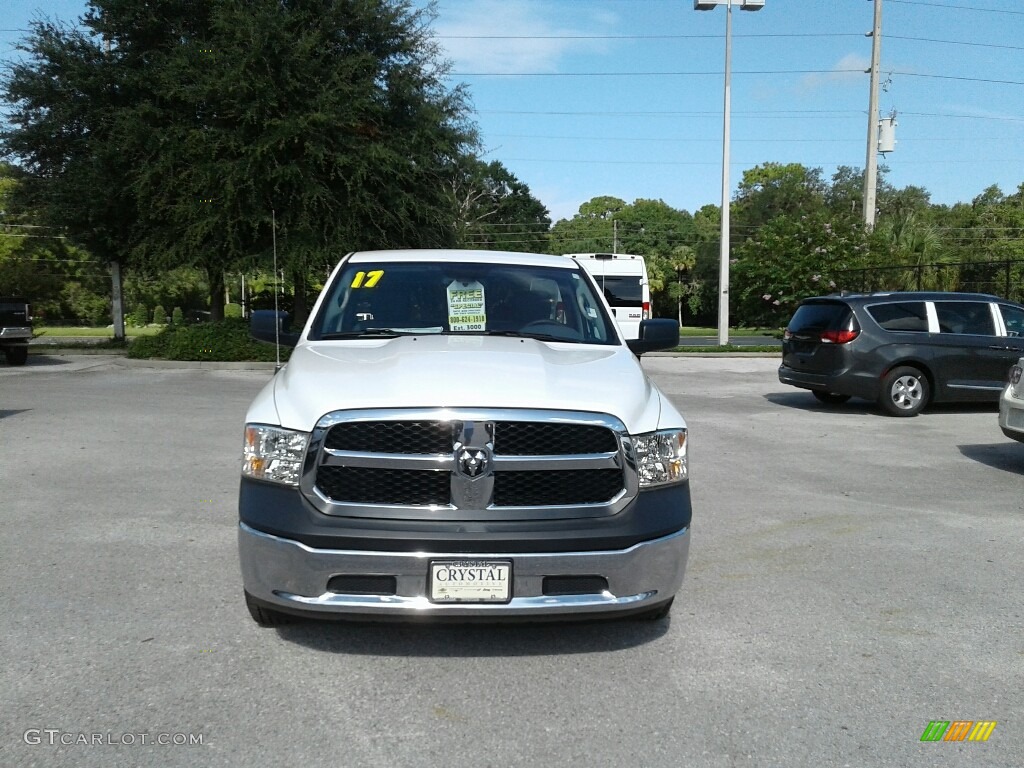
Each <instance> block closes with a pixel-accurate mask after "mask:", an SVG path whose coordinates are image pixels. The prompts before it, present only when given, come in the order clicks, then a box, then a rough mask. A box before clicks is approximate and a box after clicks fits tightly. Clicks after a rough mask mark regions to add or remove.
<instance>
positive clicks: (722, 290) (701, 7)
mask: <svg viewBox="0 0 1024 768" xmlns="http://www.w3.org/2000/svg"><path fill="white" fill-rule="evenodd" d="M734 2H735V3H736V4H737V5H739V7H740V8H741V9H742V10H744V11H759V10H761V9H762V8H763V7H764V0H693V7H694V10H697V11H711V10H714V9H715V8H716V7H718V6H719V5H724V6H725V96H724V100H723V101H724V103H723V105H722V234H721V249H720V251H719V255H718V344H719V346H725V345H726V344H728V343H729V254H730V244H729V196H730V192H731V185H730V182H729V141H730V138H729V128H730V125H729V121H730V117H731V110H732V6H733V3H734Z"/></svg>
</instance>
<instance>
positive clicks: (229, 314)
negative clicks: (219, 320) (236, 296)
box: [224, 304, 242, 320]
mask: <svg viewBox="0 0 1024 768" xmlns="http://www.w3.org/2000/svg"><path fill="white" fill-rule="evenodd" d="M241 316H242V305H241V304H225V305H224V318H225V319H229V318H230V319H234V320H237V319H239V318H240V317H241Z"/></svg>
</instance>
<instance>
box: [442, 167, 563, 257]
mask: <svg viewBox="0 0 1024 768" xmlns="http://www.w3.org/2000/svg"><path fill="white" fill-rule="evenodd" d="M453 170H454V172H453V174H452V177H451V180H450V182H449V183H450V185H451V196H452V200H453V204H454V207H455V211H456V223H455V227H456V231H457V241H458V244H459V245H460V246H462V247H465V248H486V249H492V250H508V251H531V252H537V253H539V252H543V251H546V250H547V248H548V230H549V229H550V227H551V218H550V216H549V215H548V209H547V208H545V207H544V204H543V203H541V202H540V201H539V200H538V199H537V198H535V197H534V196H533V195H532V194H531V193H530V188H529V187H528V186H527V185H526V184H524V183H523V182H521V181H520V180H519V179H517V178H516V177H515V175H514V174H513V173H511V172H510V171H509V170H508V169H507V168H506V167H505V166H504V165H502V164H501V163H499V162H498V161H496V160H495V161H492V162H490V163H485V162H484V161H483V160H480V159H479V158H477V157H474V156H472V155H467V156H465V157H463V158H460V159H459V160H458V161H457V162H456V164H455V167H454V169H453Z"/></svg>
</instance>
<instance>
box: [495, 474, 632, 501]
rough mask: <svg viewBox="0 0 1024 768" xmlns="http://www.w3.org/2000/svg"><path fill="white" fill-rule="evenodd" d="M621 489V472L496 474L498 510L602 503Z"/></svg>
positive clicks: (610, 498)
mask: <svg viewBox="0 0 1024 768" xmlns="http://www.w3.org/2000/svg"><path fill="white" fill-rule="evenodd" d="M621 490H622V470H619V469H569V470H557V469H553V470H547V471H535V472H497V473H495V475H494V505H495V506H496V507H537V506H544V505H547V504H600V503H602V502H608V501H611V500H612V499H613V498H614V497H615V494H617V493H619V492H620V491H621Z"/></svg>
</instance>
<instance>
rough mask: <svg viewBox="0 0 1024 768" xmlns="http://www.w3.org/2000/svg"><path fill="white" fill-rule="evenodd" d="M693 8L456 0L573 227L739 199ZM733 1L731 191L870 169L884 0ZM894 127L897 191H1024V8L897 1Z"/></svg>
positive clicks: (511, 137) (714, 50) (668, 0)
mask: <svg viewBox="0 0 1024 768" xmlns="http://www.w3.org/2000/svg"><path fill="white" fill-rule="evenodd" d="M722 2H723V5H721V6H720V7H718V8H715V9H713V10H711V11H696V10H694V7H693V6H694V4H693V2H692V0H439V2H438V5H437V8H438V16H437V18H436V20H435V22H434V24H433V28H434V31H435V33H436V37H437V42H438V43H439V44H440V45H441V47H442V49H443V51H444V53H445V55H446V56H447V58H448V59H449V60H450V62H451V76H450V82H451V83H452V84H455V83H465V84H466V86H467V87H468V89H469V94H470V98H471V103H472V106H473V109H474V113H475V120H476V123H477V125H478V127H479V130H480V135H481V139H482V142H483V146H482V159H484V160H487V161H491V160H498V161H500V162H501V163H502V164H503V165H504V166H505V167H506V168H508V169H509V170H510V171H511V172H512V173H513V174H515V176H516V177H517V178H518V179H519V180H520V181H522V182H524V183H526V184H527V185H528V186H529V188H530V191H531V192H532V194H533V195H534V196H535V197H536V198H537V199H539V200H540V201H541V202H542V203H543V204H544V205H545V206H546V207H547V208H548V210H549V211H550V214H551V217H552V220H553V221H557V220H558V219H561V218H571V217H572V216H573V215H574V214H575V213H576V212H577V211H578V210H579V207H580V205H581V204H583V203H585V202H587V201H588V200H590V199H592V198H594V197H598V196H604V195H610V196H613V197H617V198H620V199H622V200H624V201H625V202H627V203H631V202H633V201H634V200H637V199H654V200H662V201H664V202H665V203H667V204H668V205H670V206H672V207H673V208H678V209H684V210H687V211H690V212H691V213H692V212H694V211H696V210H698V209H699V208H701V207H702V206H704V205H707V204H713V205H717V204H719V203H720V202H721V196H722V156H723V152H722V138H723V137H722V127H723V126H722V122H723V120H722V118H723V96H724V90H725V88H724V68H725V66H724V65H725V37H726V35H725V30H726V9H725V7H724V0H722ZM732 2H733V12H732V17H733V28H732V86H731V96H732V98H731V104H732V107H731V114H732V120H731V124H732V127H731V141H730V164H729V180H730V184H729V190H730V195H732V194H734V193H735V190H736V187H737V185H738V184H739V182H740V181H741V179H742V176H743V173H744V171H746V170H749V169H751V168H753V167H755V166H757V165H760V164H764V163H768V162H776V163H800V164H802V165H805V166H808V167H811V168H821V169H822V173H823V175H824V176H825V178H826V179H828V178H831V176H832V174H833V173H834V172H835V170H836V168H837V167H839V166H851V167H855V168H858V169H862V168H864V166H865V161H866V157H867V155H866V152H867V137H868V99H869V76H868V75H867V74H866V72H865V70H867V69H868V67H869V65H870V59H871V44H872V41H871V37H870V36H868V33H870V31H871V26H872V20H873V5H874V3H873V0H764V7H763V8H762V9H761V10H759V11H756V12H745V11H742V10H740V9H739V7H738V5H739V3H740V0H732ZM3 8H4V13H3V15H2V18H0V30H2V31H0V57H3V58H9V57H11V56H14V55H16V52H15V51H14V50H13V46H14V44H15V42H16V41H17V40H18V39H19V38H20V37H21V36H22V35H23V34H24V32H23V30H25V29H26V28H27V25H28V23H29V21H30V20H31V19H32V18H35V17H37V16H38V15H39V14H40V13H43V14H45V15H47V16H49V17H53V18H58V19H61V20H65V21H74V20H76V19H77V18H78V17H79V16H81V14H82V13H83V12H84V9H85V2H84V1H83V0H49V1H48V2H43V0H3ZM881 39H882V45H881V73H882V74H881V80H882V89H881V91H880V93H879V111H880V113H881V116H884V117H888V116H890V115H891V114H895V116H896V122H897V128H896V141H897V143H896V146H895V150H894V151H893V152H891V153H888V154H887V155H886V156H885V157H884V158H882V157H880V158H879V163H880V164H884V165H885V166H887V167H888V169H889V170H888V173H887V175H886V179H887V180H888V181H889V182H890V183H891V184H893V185H895V186H896V187H906V186H911V185H913V186H918V187H923V188H924V189H925V190H927V191H928V192H929V193H930V194H931V201H932V202H933V203H938V204H946V205H952V204H954V203H957V202H970V201H971V200H972V199H973V198H974V197H976V196H977V195H979V194H981V192H983V191H984V190H985V189H986V188H987V187H989V186H991V185H997V186H998V187H1000V189H1001V190H1002V191H1003V192H1004V193H1013V192H1015V191H1016V189H1017V187H1018V186H1019V185H1021V184H1024V2H1022V1H1021V0H883V11H882V36H881Z"/></svg>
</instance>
